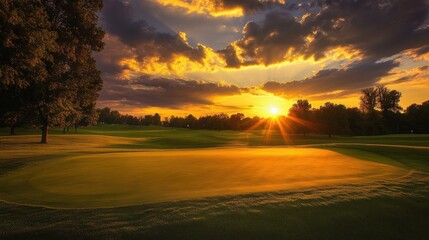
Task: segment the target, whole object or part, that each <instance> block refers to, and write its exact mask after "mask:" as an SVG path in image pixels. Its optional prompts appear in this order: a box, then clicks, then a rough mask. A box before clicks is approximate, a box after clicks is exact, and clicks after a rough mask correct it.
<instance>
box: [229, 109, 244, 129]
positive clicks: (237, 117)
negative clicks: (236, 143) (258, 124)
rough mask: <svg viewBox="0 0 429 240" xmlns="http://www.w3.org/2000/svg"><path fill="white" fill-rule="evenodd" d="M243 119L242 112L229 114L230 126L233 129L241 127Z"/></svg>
mask: <svg viewBox="0 0 429 240" xmlns="http://www.w3.org/2000/svg"><path fill="white" fill-rule="evenodd" d="M243 119H244V114H242V113H237V114H233V115H231V117H230V122H231V128H232V129H234V130H240V129H242V126H241V122H242V120H243Z"/></svg>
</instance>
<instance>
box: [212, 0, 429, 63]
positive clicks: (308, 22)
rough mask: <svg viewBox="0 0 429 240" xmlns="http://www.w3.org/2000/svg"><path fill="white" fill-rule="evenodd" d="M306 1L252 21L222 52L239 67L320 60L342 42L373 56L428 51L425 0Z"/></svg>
mask: <svg viewBox="0 0 429 240" xmlns="http://www.w3.org/2000/svg"><path fill="white" fill-rule="evenodd" d="M305 6H306V7H305V9H304V10H305V13H303V14H301V15H299V14H298V15H297V12H298V9H299V8H297V7H295V8H294V9H293V10H290V7H289V8H286V7H285V8H283V9H282V10H279V9H275V10H273V11H271V12H269V13H268V14H267V15H266V17H265V19H264V20H263V21H260V22H248V23H247V24H246V26H245V27H244V29H243V37H242V38H241V39H239V40H237V41H235V42H233V43H231V44H230V45H229V46H228V47H226V48H225V49H224V50H221V51H219V53H220V54H221V55H222V56H223V57H224V58H225V61H226V62H227V63H228V66H229V67H240V66H245V65H254V64H259V65H270V64H274V63H279V62H283V61H293V60H295V59H297V58H304V59H307V58H314V59H316V60H318V59H320V58H323V57H325V56H326V54H327V53H328V52H330V51H334V50H335V49H338V48H342V49H344V48H346V49H352V50H354V51H359V52H360V54H361V55H362V56H363V58H374V59H381V58H384V57H390V56H392V55H395V54H398V53H400V52H403V51H405V50H410V49H415V50H416V54H418V55H421V54H425V53H427V52H428V51H429V24H428V12H429V6H428V3H427V1H426V0H413V1H398V0H376V1H373V0H360V1H355V0H326V1H318V4H314V5H311V7H308V6H309V5H305ZM301 10H302V9H301ZM302 11H303V10H302Z"/></svg>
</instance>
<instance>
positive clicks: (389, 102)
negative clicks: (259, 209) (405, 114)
mask: <svg viewBox="0 0 429 240" xmlns="http://www.w3.org/2000/svg"><path fill="white" fill-rule="evenodd" d="M376 89H377V95H378V96H377V105H378V107H379V108H380V110H381V116H382V121H383V125H384V126H385V129H386V130H387V131H388V132H399V128H400V123H401V120H402V118H401V115H400V114H399V111H400V110H402V107H401V106H399V101H400V99H401V93H400V92H398V91H396V90H390V89H388V88H386V87H385V86H384V85H379V86H377V87H376Z"/></svg>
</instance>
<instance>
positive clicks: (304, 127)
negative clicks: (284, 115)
mask: <svg viewBox="0 0 429 240" xmlns="http://www.w3.org/2000/svg"><path fill="white" fill-rule="evenodd" d="M310 109H311V104H310V103H309V102H308V101H307V100H298V101H297V102H296V103H295V104H293V105H292V107H291V108H290V109H289V117H290V118H292V120H294V125H295V126H296V127H295V128H296V129H297V132H300V133H302V134H304V136H305V135H306V133H307V132H308V128H309V126H308V121H309V120H310V117H311V112H310Z"/></svg>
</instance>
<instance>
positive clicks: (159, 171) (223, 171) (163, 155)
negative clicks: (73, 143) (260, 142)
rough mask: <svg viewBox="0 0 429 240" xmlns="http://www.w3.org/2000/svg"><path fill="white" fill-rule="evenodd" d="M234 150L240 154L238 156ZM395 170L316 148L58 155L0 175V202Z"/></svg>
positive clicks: (225, 188)
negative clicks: (0, 200)
mask: <svg viewBox="0 0 429 240" xmlns="http://www.w3.org/2000/svg"><path fill="white" fill-rule="evenodd" d="M237 156H239V157H237ZM402 175H404V171H403V170H402V169H399V168H396V167H393V166H390V165H385V164H380V163H375V162H370V161H364V160H358V159H355V158H353V157H349V156H346V155H342V154H339V153H335V152H332V151H328V150H322V149H315V148H255V149H251V148H226V149H208V150H200V149H199V150H168V151H146V152H119V153H105V154H87V155H80V156H71V157H70V156H68V157H58V158H56V159H52V160H46V161H41V162H39V163H37V164H33V165H31V166H27V167H25V168H20V169H18V170H16V171H14V172H12V173H11V174H7V175H4V176H1V177H0V186H2V187H1V188H0V196H1V199H2V200H5V201H9V202H14V203H20V204H32V205H42V206H50V207H64V208H82V207H84V208H86V207H90V208H96V207H112V206H124V205H133V204H143V203H153V202H164V201H171V200H188V199H197V198H205V197H212V196H224V195H236V194H245V193H254V192H270V191H280V190H292V189H304V188H312V187H318V186H327V185H337V184H357V183H368V182H372V181H375V180H379V179H388V178H393V177H398V176H402Z"/></svg>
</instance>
